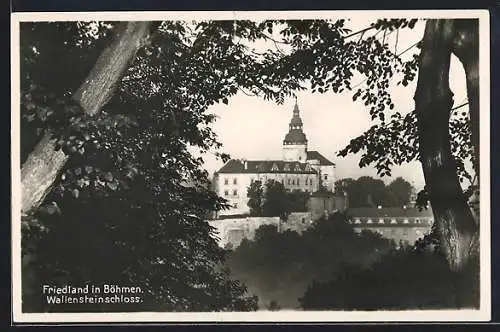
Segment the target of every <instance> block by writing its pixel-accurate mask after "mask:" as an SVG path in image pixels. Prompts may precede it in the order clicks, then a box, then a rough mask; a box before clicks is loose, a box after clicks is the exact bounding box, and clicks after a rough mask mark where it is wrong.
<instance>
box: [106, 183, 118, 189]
mask: <svg viewBox="0 0 500 332" xmlns="http://www.w3.org/2000/svg"><path fill="white" fill-rule="evenodd" d="M107 186H108V187H109V188H110V189H111V190H113V191H115V190H116V189H118V184H117V183H116V182H114V181H113V182H108V183H107Z"/></svg>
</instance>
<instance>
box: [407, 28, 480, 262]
mask: <svg viewBox="0 0 500 332" xmlns="http://www.w3.org/2000/svg"><path fill="white" fill-rule="evenodd" d="M456 28H457V26H456V22H455V21H454V20H429V21H427V23H426V27H425V32H424V38H423V41H422V42H423V45H422V51H421V54H420V67H419V74H418V82H417V89H416V92H415V97H414V98H415V110H416V114H417V127H418V132H419V148H420V151H419V152H420V160H421V162H422V167H423V171H424V177H425V183H426V187H427V190H428V194H429V199H430V203H431V206H432V210H433V213H434V218H435V222H436V223H437V225H438V229H439V231H440V236H441V239H440V244H441V248H442V250H443V252H444V254H445V255H446V257H447V259H448V262H449V265H450V267H451V268H452V269H453V270H455V271H460V270H461V269H462V268H463V267H464V266H465V264H466V263H467V262H468V261H469V258H470V257H471V255H472V254H473V253H475V252H476V250H477V248H478V246H477V244H478V240H479V239H478V231H477V230H478V225H477V224H476V222H475V220H474V218H473V215H472V212H471V210H470V207H469V205H468V204H467V199H466V197H465V195H464V193H463V191H462V188H461V186H460V182H459V179H458V175H457V171H456V164H455V161H454V158H453V156H452V154H451V145H450V140H451V137H450V133H449V120H450V113H451V108H452V106H453V93H452V92H451V90H450V87H449V71H450V58H451V53H452V50H453V47H454V40H455V36H456Z"/></svg>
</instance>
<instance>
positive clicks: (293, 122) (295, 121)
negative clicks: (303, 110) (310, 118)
mask: <svg viewBox="0 0 500 332" xmlns="http://www.w3.org/2000/svg"><path fill="white" fill-rule="evenodd" d="M290 125H291V126H302V119H301V118H300V117H299V116H294V117H293V118H292V120H290Z"/></svg>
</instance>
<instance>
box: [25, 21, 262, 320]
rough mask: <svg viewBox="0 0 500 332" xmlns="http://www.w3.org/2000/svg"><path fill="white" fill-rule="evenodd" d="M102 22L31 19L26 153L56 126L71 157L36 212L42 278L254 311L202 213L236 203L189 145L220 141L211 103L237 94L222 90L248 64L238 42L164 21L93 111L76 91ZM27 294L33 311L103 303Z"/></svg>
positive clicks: (179, 303)
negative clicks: (209, 40) (238, 56)
mask: <svg viewBox="0 0 500 332" xmlns="http://www.w3.org/2000/svg"><path fill="white" fill-rule="evenodd" d="M95 26H96V25H95V23H92V22H90V23H85V24H82V23H76V22H64V23H63V22H61V23H45V22H43V23H23V25H22V33H21V39H22V41H21V45H22V47H21V55H22V57H21V73H22V76H21V82H22V84H21V90H22V91H21V96H22V103H21V114H22V119H23V120H22V121H23V122H22V139H21V141H22V142H23V146H22V156H23V157H22V160H24V159H25V156H26V155H27V154H28V153H29V152H30V151H31V149H32V147H33V145H34V143H35V142H36V141H37V140H38V139H39V138H40V136H41V135H42V134H43V133H44V132H46V131H48V130H50V131H51V132H52V133H53V137H54V138H55V139H56V140H57V142H58V145H59V147H60V148H62V149H63V150H64V151H65V152H66V153H67V154H69V155H70V156H71V159H70V161H69V162H68V163H67V165H66V167H65V169H64V171H63V173H62V174H61V176H60V177H59V178H58V179H57V181H56V183H55V184H54V189H53V190H52V192H51V193H50V195H49V196H48V197H47V200H46V204H45V205H44V206H43V207H42V208H41V209H40V210H39V211H38V213H37V214H36V215H35V216H33V217H35V218H37V221H38V224H41V226H42V227H41V228H40V230H43V232H41V233H35V230H33V229H24V231H23V246H24V249H25V250H32V251H30V252H31V254H35V253H36V260H35V262H34V263H33V265H32V266H31V269H32V270H33V271H35V272H36V275H37V284H38V285H41V284H44V283H45V284H59V285H64V284H72V285H76V284H79V283H96V284H100V283H110V284H117V283H120V284H125V285H131V286H140V287H141V288H142V289H143V291H144V292H145V295H144V302H143V303H140V304H139V305H138V306H136V307H134V306H133V305H130V304H128V305H126V306H125V307H122V306H119V305H113V306H112V307H106V306H105V307H104V308H101V309H103V310H106V311H112V310H139V309H140V310H155V311H157V310H182V311H186V310H199V311H205V310H210V311H213V310H253V309H255V303H256V302H255V301H256V299H255V298H253V297H249V296H247V295H246V293H245V287H244V286H243V285H241V284H240V283H239V282H236V281H232V280H230V279H229V278H228V273H227V271H225V270H221V269H220V265H221V264H222V263H223V262H224V257H225V252H224V250H222V249H220V248H219V247H218V246H217V244H216V241H215V240H214V238H213V236H214V230H213V229H212V228H211V227H210V226H209V225H208V223H207V222H206V221H205V220H203V217H204V216H206V215H207V212H208V211H211V210H220V209H222V208H223V207H224V206H225V202H224V200H222V199H221V198H219V197H217V196H216V195H215V194H214V193H213V192H212V191H210V190H208V189H207V188H209V183H208V174H207V172H206V171H205V170H203V169H202V163H203V159H201V158H196V157H194V156H193V155H192V154H191V152H190V151H189V148H190V147H196V148H198V149H200V150H201V151H202V152H206V151H208V150H209V149H217V148H219V147H220V144H219V143H218V142H217V141H216V139H215V134H214V133H213V132H212V131H211V129H210V128H209V124H210V123H211V122H212V121H214V119H215V118H214V116H213V115H211V114H207V112H206V109H207V107H208V106H209V105H212V104H214V103H216V102H222V101H223V100H224V99H225V98H227V97H228V96H229V95H230V94H231V93H235V90H234V89H233V90H226V89H225V88H221V87H229V86H230V84H229V83H228V81H230V80H232V77H233V76H232V73H230V72H225V74H223V73H224V70H225V69H227V68H229V67H228V66H227V65H226V61H228V60H229V59H231V61H229V62H230V63H232V64H233V65H235V66H238V65H239V63H238V62H237V61H235V59H234V58H233V57H234V56H235V52H236V53H237V50H236V49H234V48H233V49H229V45H227V44H223V43H220V44H219V43H213V44H209V45H207V44H206V41H203V40H204V39H203V37H202V36H201V35H194V41H192V40H190V39H189V38H188V37H190V38H191V37H192V36H188V32H187V30H186V29H185V27H184V26H183V24H181V23H179V22H168V23H165V24H162V25H161V27H160V29H159V30H158V32H157V33H156V34H155V36H154V37H153V39H152V41H151V44H150V45H149V47H146V48H145V49H143V50H142V51H141V52H140V53H139V54H138V56H137V58H136V60H135V62H134V64H133V65H132V66H131V68H130V69H129V70H128V72H127V74H126V75H125V77H124V78H123V79H122V81H121V82H120V84H119V86H118V92H117V94H116V95H115V96H114V97H113V98H112V100H111V101H110V102H109V103H108V105H107V106H106V107H105V109H104V110H103V112H101V113H100V114H99V115H97V116H95V117H92V118H89V117H87V116H85V115H84V114H83V113H82V111H81V110H80V109H79V107H78V106H77V105H75V104H74V103H72V102H71V100H70V99H69V97H70V95H71V93H72V92H74V91H75V89H76V88H77V87H78V86H79V84H80V83H81V82H82V81H83V79H84V77H85V75H86V74H87V73H88V72H89V71H90V68H92V65H93V64H94V63H95V60H96V57H97V56H98V54H99V53H100V51H101V50H102V49H103V47H104V46H105V45H106V43H107V42H108V39H107V34H105V33H104V32H99V31H100V30H99V31H97V32H96V33H94V34H93V35H92V37H89V38H83V37H81V34H82V29H83V30H85V29H86V28H89V29H91V27H95ZM97 26H100V25H99V24H98V25H97ZM104 31H107V30H106V29H104ZM188 42H190V43H193V45H186V44H184V43H188ZM197 42H200V43H202V45H201V46H200V47H199V48H198V47H196V43H197ZM205 46H210V48H207V47H205ZM58 59H60V61H59V60H58ZM215 59H217V60H215ZM66 61H67V64H66ZM75 64H78V65H75ZM213 66H215V67H216V68H215V69H216V70H214V68H213ZM70 68H71V69H70ZM75 68H76V69H75ZM209 68H210V70H209ZM217 68H218V69H217ZM60 69H62V70H60ZM80 69H81V70H80ZM233 69H234V67H233ZM214 73H219V75H222V76H218V77H216V78H213V77H212V78H211V77H210V76H211V75H213V74H214ZM212 82H218V83H217V84H213V83H212ZM219 155H220V156H221V157H224V156H223V155H222V154H219ZM28 244H29V246H28ZM40 301H41V302H40ZM23 302H24V304H25V306H29V308H28V307H25V309H26V310H36V311H38V310H57V311H64V310H96V307H95V306H93V307H91V308H90V307H85V306H82V307H80V306H76V305H71V307H64V306H57V307H52V308H47V306H46V303H43V300H42V299H41V298H40V296H39V293H37V294H35V296H34V298H31V299H30V298H25V299H24V301H23Z"/></svg>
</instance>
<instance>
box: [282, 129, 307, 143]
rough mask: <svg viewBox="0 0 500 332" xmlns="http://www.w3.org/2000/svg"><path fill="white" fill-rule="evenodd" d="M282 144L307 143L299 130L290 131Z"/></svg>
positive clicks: (304, 135)
mask: <svg viewBox="0 0 500 332" xmlns="http://www.w3.org/2000/svg"><path fill="white" fill-rule="evenodd" d="M283 142H286V143H304V144H305V143H307V138H306V134H304V133H303V132H302V130H300V129H290V131H289V132H288V133H287V134H286V136H285V139H284V140H283Z"/></svg>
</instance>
